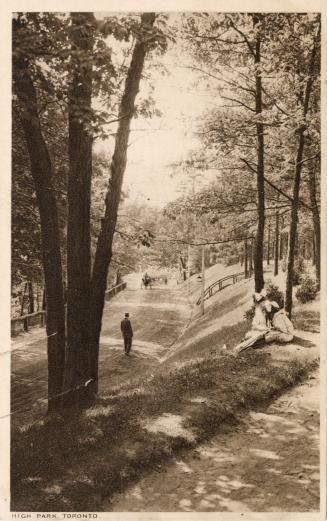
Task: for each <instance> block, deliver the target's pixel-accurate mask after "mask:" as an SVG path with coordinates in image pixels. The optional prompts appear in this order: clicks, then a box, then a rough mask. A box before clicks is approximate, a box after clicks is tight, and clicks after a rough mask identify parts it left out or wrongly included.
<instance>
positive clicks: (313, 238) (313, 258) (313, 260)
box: [312, 230, 317, 266]
mask: <svg viewBox="0 0 327 521" xmlns="http://www.w3.org/2000/svg"><path fill="white" fill-rule="evenodd" d="M316 262H317V257H316V241H315V231H314V230H313V232H312V265H313V266H315V265H316Z"/></svg>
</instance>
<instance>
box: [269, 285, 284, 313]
mask: <svg viewBox="0 0 327 521" xmlns="http://www.w3.org/2000/svg"><path fill="white" fill-rule="evenodd" d="M265 288H266V290H267V298H268V299H269V300H274V301H275V302H277V304H278V305H279V307H280V308H282V307H283V306H284V295H283V292H282V291H280V289H279V287H278V286H276V285H275V284H273V282H272V281H271V280H270V279H268V280H267V282H266V284H265Z"/></svg>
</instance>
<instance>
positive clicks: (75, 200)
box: [65, 13, 94, 407]
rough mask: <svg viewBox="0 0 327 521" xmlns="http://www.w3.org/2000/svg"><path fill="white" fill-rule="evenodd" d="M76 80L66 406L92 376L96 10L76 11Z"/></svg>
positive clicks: (71, 109) (71, 123)
mask: <svg viewBox="0 0 327 521" xmlns="http://www.w3.org/2000/svg"><path fill="white" fill-rule="evenodd" d="M71 18H72V30H71V46H72V49H73V50H74V51H75V53H74V55H73V59H72V63H71V65H72V68H73V71H74V72H73V78H72V83H71V86H70V92H69V104H68V129H69V140H68V153H69V178H68V227H67V279H68V285H67V358H66V374H65V391H66V395H65V406H66V407H68V406H71V405H78V406H83V405H84V402H85V401H87V399H88V398H89V393H90V392H91V386H89V385H85V384H86V383H87V382H88V381H89V380H90V363H89V331H90V310H89V306H90V279H91V249H90V205H91V178H92V142H93V139H92V131H91V125H90V123H91V118H92V112H91V97H92V49H93V40H94V15H93V13H72V14H71Z"/></svg>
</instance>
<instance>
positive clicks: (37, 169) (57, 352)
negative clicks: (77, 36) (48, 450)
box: [13, 57, 65, 412]
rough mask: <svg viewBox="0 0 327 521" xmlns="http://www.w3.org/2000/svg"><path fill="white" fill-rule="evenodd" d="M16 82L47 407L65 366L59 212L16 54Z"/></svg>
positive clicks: (24, 67) (32, 98)
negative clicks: (39, 281) (37, 252)
mask: <svg viewBox="0 0 327 521" xmlns="http://www.w3.org/2000/svg"><path fill="white" fill-rule="evenodd" d="M13 71H14V85H15V91H16V93H17V97H18V99H19V103H20V109H21V121H22V126H23V130H24V135H25V139H26V144H27V148H28V153H29V158H30V167H31V174H32V177H33V180H34V185H35V191H36V196H37V202H38V208H39V213H40V223H41V246H42V261H43V271H44V279H45V287H46V294H47V321H46V331H47V337H48V340H47V349H48V410H49V412H51V411H53V410H56V409H58V408H60V407H61V402H62V400H61V393H62V389H63V378H64V366H65V309H64V299H63V283H62V263H61V254H60V241H59V227H58V213H57V204H56V199H55V194H54V190H53V186H52V177H53V168H52V164H51V159H50V155H49V151H48V148H47V145H46V142H45V140H44V137H43V134H42V130H41V126H40V119H39V114H38V102H37V93H36V89H35V86H34V83H33V81H32V78H31V76H30V74H29V64H28V62H27V61H26V60H25V59H24V57H15V58H14V63H13Z"/></svg>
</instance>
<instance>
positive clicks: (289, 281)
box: [285, 24, 320, 316]
mask: <svg viewBox="0 0 327 521" xmlns="http://www.w3.org/2000/svg"><path fill="white" fill-rule="evenodd" d="M319 39H320V24H319V28H318V31H317V36H316V37H315V40H314V44H313V49H312V52H311V56H310V62H309V67H308V79H307V83H306V88H305V96H304V104H303V119H305V118H306V116H307V113H308V109H309V101H310V95H311V90H312V85H313V82H314V75H313V74H314V65H315V58H316V53H317V46H318V41H319ZM306 129H307V126H306V124H302V125H301V126H300V128H299V130H298V134H299V144H298V151H297V156H296V164H295V177H294V186H293V201H292V210H291V224H290V236H289V248H288V262H287V277H286V292H285V309H286V311H288V313H289V315H290V316H291V315H292V304H293V300H292V292H293V269H294V257H295V255H294V254H295V243H296V234H297V221H298V207H299V194H300V185H301V173H302V159H303V152H304V145H305V131H306Z"/></svg>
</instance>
